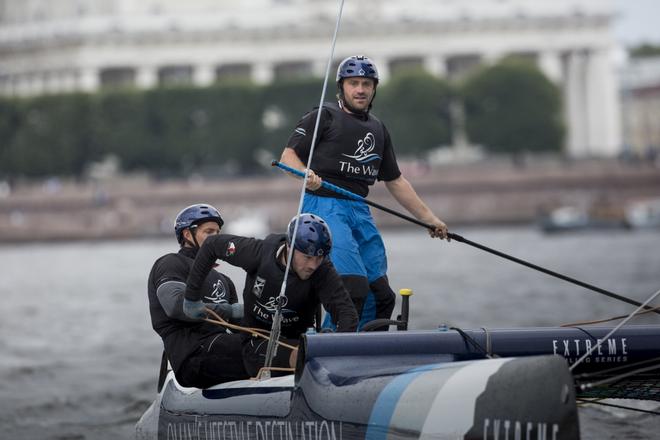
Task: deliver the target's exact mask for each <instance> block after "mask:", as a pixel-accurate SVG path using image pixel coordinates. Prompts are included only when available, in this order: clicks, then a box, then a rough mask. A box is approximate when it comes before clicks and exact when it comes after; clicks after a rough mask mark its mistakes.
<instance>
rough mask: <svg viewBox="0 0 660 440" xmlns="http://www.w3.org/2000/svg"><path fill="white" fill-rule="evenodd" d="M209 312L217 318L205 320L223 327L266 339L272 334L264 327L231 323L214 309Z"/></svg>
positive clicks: (288, 346) (289, 347) (280, 343)
mask: <svg viewBox="0 0 660 440" xmlns="http://www.w3.org/2000/svg"><path fill="white" fill-rule="evenodd" d="M206 310H207V311H208V312H210V313H211V314H212V315H214V316H215V318H216V319H211V318H206V319H204V321H206V322H209V323H211V324H216V325H219V326H222V327H226V328H228V329H232V330H238V331H241V332H245V333H249V334H250V335H252V336H254V337H255V338H263V339H266V340H269V339H270V336H269V335H268V332H267V331H264V330H262V329H257V328H253V327H241V326H240V325H235V324H231V323H229V322H227V321H225V320H224V319H222V318H221V317H220V316H219V315H218V314H217V313H215V312H214V311H213V310H209V309H206ZM277 344H279V345H281V346H282V347H286V348H288V349H290V350H297V349H298V347H296V346H294V345H290V344H287V343H286V342H282V341H277Z"/></svg>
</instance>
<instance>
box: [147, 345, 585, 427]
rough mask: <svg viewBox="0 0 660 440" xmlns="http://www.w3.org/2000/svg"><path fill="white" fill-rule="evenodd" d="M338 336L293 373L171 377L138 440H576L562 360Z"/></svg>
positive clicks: (306, 354)
mask: <svg viewBox="0 0 660 440" xmlns="http://www.w3.org/2000/svg"><path fill="white" fill-rule="evenodd" d="M333 336H335V335H319V336H312V337H307V338H305V342H304V344H303V346H302V348H301V353H300V356H302V358H303V359H304V361H301V362H300V363H299V365H298V369H297V372H296V375H295V377H294V376H287V377H282V378H274V379H269V380H266V381H260V382H256V381H239V382H233V383H230V384H222V385H218V386H216V387H212V388H209V389H206V390H198V389H186V388H182V387H180V386H179V385H178V384H177V383H176V380H175V379H174V377H173V375H171V373H170V376H169V377H168V379H167V381H166V383H165V386H164V387H163V389H162V391H161V393H160V394H159V397H158V399H157V400H156V401H155V402H154V404H153V405H152V406H151V408H150V409H149V411H147V413H145V415H144V416H143V418H142V419H141V420H140V422H139V423H138V426H137V438H139V439H170V440H173V439H222V440H252V439H254V440H351V439H374V440H380V439H382V440H406V439H418V438H433V439H452V440H453V439H496V438H500V439H505V438H510V439H535V440H536V439H553V440H558V439H578V438H579V426H578V416H577V409H576V404H575V394H574V388H573V378H572V376H571V374H570V372H569V370H568V367H567V364H566V361H565V360H564V359H562V358H561V357H559V356H536V357H529V358H517V359H516V358H499V359H482V360H469V361H458V362H456V361H455V359H454V358H453V356H447V355H438V354H434V355H432V356H431V357H428V356H426V355H424V354H422V355H421V356H420V355H418V354H415V353H413V352H410V350H406V346H405V344H404V345H399V350H398V353H394V352H392V351H397V350H388V349H383V350H381V354H378V355H373V354H368V355H362V354H360V353H359V352H356V353H346V352H345V351H343V350H342V349H341V347H340V346H337V345H336V343H338V342H340V339H342V338H333ZM411 336H412V335H411ZM354 337H355V336H354ZM357 337H359V336H357ZM362 340H364V339H363V338H362ZM344 342H345V341H344ZM349 345H350V344H349ZM332 347H334V348H332ZM408 348H410V347H408ZM349 351H351V350H349Z"/></svg>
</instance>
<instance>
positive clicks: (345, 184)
mask: <svg viewBox="0 0 660 440" xmlns="http://www.w3.org/2000/svg"><path fill="white" fill-rule="evenodd" d="M317 113H318V109H314V110H313V111H311V112H309V113H307V114H306V115H305V116H303V118H302V119H301V120H300V121H299V122H298V125H297V126H296V129H295V130H294V132H293V134H292V135H291V137H290V138H289V141H288V142H287V146H288V147H289V148H292V149H293V150H294V151H295V152H296V154H297V155H298V157H299V158H300V160H301V161H302V162H303V163H305V164H306V163H307V160H308V158H309V152H310V150H311V145H312V137H313V135H314V125H315V124H316V117H317ZM310 168H311V169H312V170H314V172H315V173H316V174H318V175H319V176H321V178H323V180H325V181H327V182H329V183H332V184H335V185H337V186H339V187H341V188H344V189H346V190H348V191H351V192H353V193H355V194H358V195H360V196H362V197H366V196H367V194H368V193H369V185H373V184H374V182H375V181H376V179H378V180H384V181H386V182H387V181H391V180H394V179H396V178H398V177H399V176H400V175H401V171H399V166H398V164H397V162H396V156H395V155H394V147H393V145H392V141H391V139H390V135H389V133H388V132H387V128H385V125H384V124H383V123H382V122H381V121H380V120H378V119H377V118H376V117H375V116H373V115H372V114H371V113H368V114H367V115H358V114H351V113H347V112H345V111H344V110H342V109H341V108H339V106H338V105H337V104H335V103H325V105H324V106H323V110H322V112H321V120H320V121H319V129H318V134H317V139H316V146H315V147H314V156H313V157H312V162H311V165H310ZM314 194H316V195H320V196H326V197H336V198H342V196H341V195H339V194H337V193H335V192H332V191H329V190H326V189H324V188H321V189H319V190H318V191H315V192H314Z"/></svg>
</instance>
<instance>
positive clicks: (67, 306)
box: [0, 228, 660, 440]
mask: <svg viewBox="0 0 660 440" xmlns="http://www.w3.org/2000/svg"><path fill="white" fill-rule="evenodd" d="M454 232H457V233H459V234H461V235H463V236H465V237H466V238H469V239H470V240H473V241H476V242H479V243H482V244H485V245H487V246H490V247H493V248H496V249H498V250H500V251H503V252H506V253H510V254H513V255H515V256H517V257H519V258H522V259H527V260H530V261H532V262H534V263H535V264H538V265H541V266H544V267H548V268H550V269H552V270H555V271H557V272H561V273H564V274H566V275H569V276H571V277H574V278H578V279H580V280H583V281H585V282H588V283H592V284H596V285H598V286H600V287H603V288H605V289H608V290H611V291H614V292H617V293H619V294H621V295H626V296H629V297H631V298H635V299H637V300H639V301H643V300H644V299H646V298H647V297H648V296H650V295H651V294H653V293H654V292H655V291H657V290H658V289H660V232H658V231H639V232H626V231H607V232H593V233H586V234H579V235H575V234H572V235H555V236H544V235H542V234H540V233H538V232H536V231H535V230H533V229H527V228H506V229H466V230H456V231H454ZM385 240H386V245H387V248H388V255H389V259H390V280H391V283H392V285H393V287H394V288H395V289H399V288H402V287H408V288H412V289H413V290H414V292H415V295H414V296H413V298H412V306H411V313H412V327H413V328H434V327H436V326H437V325H438V324H439V323H448V324H452V325H455V326H459V327H464V328H469V327H482V326H488V327H521V326H539V325H557V324H561V323H566V322H574V321H579V320H588V319H597V318H602V317H608V316H614V315H617V314H622V313H626V312H628V311H630V310H631V307H630V306H628V305H626V304H620V303H618V302H617V301H615V300H612V299H609V298H606V297H604V296H601V295H599V294H596V293H592V292H590V291H588V290H585V289H583V288H580V287H577V286H573V285H570V284H567V283H565V282H563V281H560V280H556V279H554V278H551V277H549V276H547V275H544V274H541V273H538V272H534V271H531V270H529V269H526V268H524V267H521V266H518V265H516V264H514V263H511V262H509V261H506V260H502V259H500V258H497V257H495V256H492V255H489V254H487V253H484V252H483V251H479V250H477V249H474V248H472V247H470V246H467V245H465V244H461V243H455V242H452V243H450V244H447V243H443V242H438V241H431V239H429V238H428V237H427V236H426V235H425V234H424V233H423V232H422V231H419V230H410V231H395V232H386V233H385ZM174 248H175V243H174V239H172V240H154V241H126V242H107V243H75V244H35V245H26V246H5V247H0V267H1V268H2V269H1V270H2V277H0V300H1V301H2V305H1V306H0V353H2V356H0V439H61V440H64V439H121V438H132V435H133V427H134V424H135V422H136V420H137V419H138V417H139V416H140V414H141V413H142V412H143V411H144V410H145V409H146V407H147V406H148V404H149V403H150V401H151V400H152V399H153V398H154V396H155V393H156V378H157V370H158V365H159V362H160V354H161V342H160V340H159V338H158V337H157V335H156V334H155V333H154V332H153V330H152V329H151V327H150V322H149V315H148V309H147V296H146V290H145V286H146V279H147V274H148V271H149V269H150V267H151V264H152V263H153V261H154V260H155V259H156V258H157V257H158V256H160V255H162V254H164V253H166V252H169V251H171V250H174ZM221 268H222V269H223V270H225V272H227V273H228V274H230V276H232V278H233V279H234V280H235V281H236V284H237V287H239V288H241V287H242V284H243V282H242V277H241V274H240V270H236V269H231V268H230V269H228V268H227V266H225V265H223V266H222V267H221ZM636 322H651V323H660V319H658V318H656V317H653V316H651V317H646V318H643V319H642V320H638V321H636ZM644 408H646V409H655V410H659V409H660V408H659V405H657V404H655V403H651V404H650V405H647V406H645V407H644ZM580 414H581V421H580V423H581V431H582V438H584V439H624V438H625V439H650V438H658V434H657V433H658V432H660V417H658V416H650V415H643V414H638V413H631V412H628V411H623V410H610V409H604V408H596V407H594V408H591V407H589V408H583V409H581V410H580Z"/></svg>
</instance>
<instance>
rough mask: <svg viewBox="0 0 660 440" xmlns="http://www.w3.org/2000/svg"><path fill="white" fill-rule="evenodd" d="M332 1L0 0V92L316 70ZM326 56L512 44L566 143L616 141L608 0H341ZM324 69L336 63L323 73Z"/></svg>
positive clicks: (575, 150) (436, 68)
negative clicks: (554, 102)
mask: <svg viewBox="0 0 660 440" xmlns="http://www.w3.org/2000/svg"><path fill="white" fill-rule="evenodd" d="M339 5H340V2H339V1H330V0H243V1H237V0H186V1H179V0H21V1H15V0H0V94H2V95H5V96H32V95H38V94H45V93H62V92H72V91H89V92H92V91H95V90H98V89H104V88H114V87H126V86H129V87H130V86H132V87H138V88H150V87H155V86H158V85H171V84H194V85H199V86H206V85H209V84H212V83H213V82H216V81H224V80H226V79H231V78H237V77H238V78H250V79H252V80H253V81H255V82H257V83H268V82H270V81H272V80H274V79H277V78H284V77H286V78H290V77H295V76H309V75H316V76H319V77H321V76H323V75H324V74H325V71H326V66H327V58H328V55H329V53H330V48H331V41H332V34H333V31H334V28H335V24H336V19H337V15H338V13H339ZM342 12H343V15H342V20H341V26H340V30H339V36H338V40H337V44H336V50H335V57H334V60H333V65H336V64H337V63H338V61H339V60H341V59H342V58H343V57H345V56H347V55H351V54H355V53H364V54H367V55H369V56H370V57H371V58H373V59H374V61H375V62H376V63H377V65H378V67H379V70H380V73H381V76H382V78H383V81H387V78H388V77H390V76H391V75H392V74H393V73H394V72H396V71H397V70H398V69H402V68H404V67H408V66H414V65H418V66H422V67H424V68H425V69H427V70H428V71H430V72H431V73H433V74H436V75H439V76H447V77H449V78H460V77H461V76H462V75H464V74H465V73H466V72H469V71H470V70H471V69H473V68H474V67H475V66H478V65H481V64H485V63H493V62H496V61H497V60H499V59H501V58H502V57H505V56H509V55H517V56H522V57H526V58H528V59H530V60H533V61H535V62H536V63H537V64H538V66H539V67H540V69H541V70H542V71H543V72H544V73H545V74H546V75H547V76H548V77H549V78H550V79H551V80H552V81H554V82H555V83H556V84H557V85H559V86H560V88H561V90H562V91H563V94H564V103H565V117H566V121H567V127H568V136H567V140H566V152H567V153H568V154H569V155H571V156H574V157H586V156H613V155H616V154H618V153H619V152H620V150H621V144H622V142H621V128H620V126H621V125H620V109H619V98H618V86H617V79H616V74H615V66H614V64H613V61H612V58H613V56H612V55H613V52H614V51H615V49H616V42H615V41H614V37H613V32H612V29H611V27H612V21H613V19H614V18H615V17H614V10H613V6H612V5H611V3H610V0H470V1H465V0H408V1H401V0H346V2H345V6H344V8H343V11H342ZM333 75H334V74H333Z"/></svg>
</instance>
